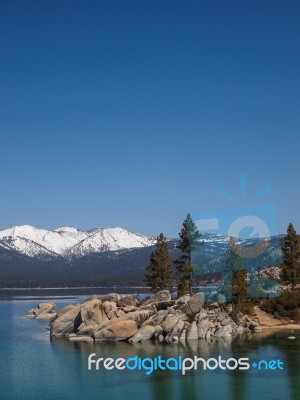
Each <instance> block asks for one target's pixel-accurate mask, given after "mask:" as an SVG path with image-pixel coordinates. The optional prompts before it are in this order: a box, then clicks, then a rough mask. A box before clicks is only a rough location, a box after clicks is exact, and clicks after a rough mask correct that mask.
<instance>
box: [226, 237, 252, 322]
mask: <svg viewBox="0 0 300 400" xmlns="http://www.w3.org/2000/svg"><path fill="white" fill-rule="evenodd" d="M224 265H225V266H224V272H223V273H224V287H223V294H225V296H226V299H227V301H230V300H232V312H233V316H234V317H235V319H238V314H239V313H240V312H241V311H243V309H244V308H245V303H246V300H247V271H246V270H245V269H243V259H242V258H241V256H240V254H239V249H238V246H237V244H236V242H235V240H234V239H233V238H232V237H230V238H229V249H228V250H227V251H226V252H225V260H224Z"/></svg>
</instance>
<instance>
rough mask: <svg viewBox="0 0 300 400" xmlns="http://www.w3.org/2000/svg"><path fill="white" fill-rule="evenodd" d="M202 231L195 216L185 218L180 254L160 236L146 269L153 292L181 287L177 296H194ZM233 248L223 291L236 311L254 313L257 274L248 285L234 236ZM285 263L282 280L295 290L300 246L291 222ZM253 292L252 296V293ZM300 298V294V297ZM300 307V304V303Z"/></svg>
mask: <svg viewBox="0 0 300 400" xmlns="http://www.w3.org/2000/svg"><path fill="white" fill-rule="evenodd" d="M203 244H204V242H203V241H202V240H201V234H200V232H199V231H198V229H197V227H196V225H195V223H194V222H193V220H192V218H191V216H190V215H189V214H188V215H187V217H186V218H185V220H184V221H183V225H182V229H181V231H180V233H179V242H178V244H177V246H176V247H177V249H178V250H179V251H180V252H179V257H178V258H177V259H174V258H173V257H171V256H170V253H169V248H168V243H167V238H166V237H165V236H164V234H163V233H160V235H159V236H158V237H157V242H156V247H155V249H154V251H153V252H152V253H151V255H150V262H149V265H148V267H147V268H146V274H145V277H144V282H145V283H146V285H147V286H149V287H150V288H151V291H152V292H157V291H159V290H163V289H168V290H171V289H172V288H174V286H175V287H176V288H177V295H178V296H182V295H185V294H190V295H192V294H193V293H192V286H193V265H192V252H193V251H196V250H198V249H199V248H200V246H202V245H203ZM228 244H229V247H228V250H227V251H226V252H225V254H224V271H223V277H222V281H223V285H222V288H221V290H220V293H223V295H224V297H225V298H226V300H227V301H228V300H229V301H230V302H231V303H232V305H233V313H234V314H236V315H238V314H239V313H240V312H249V313H250V312H251V310H250V308H249V297H250V298H251V297H252V300H253V299H254V298H255V297H256V299H257V297H258V296H259V294H261V293H258V292H259V289H258V285H257V283H258V280H257V277H253V276H252V277H251V279H250V285H249V283H248V284H247V271H246V269H245V268H244V266H243V261H244V260H243V258H242V257H241V256H240V254H239V249H238V245H237V243H236V240H235V239H234V238H229V241H228ZM282 255H283V265H282V266H281V267H282V268H281V283H284V284H286V285H289V286H290V287H291V288H292V290H296V289H298V287H297V285H299V284H300V245H299V240H298V235H297V233H296V231H295V229H294V227H293V225H292V224H289V226H288V229H287V234H286V235H285V237H284V240H283V245H282ZM249 294H250V296H249ZM299 297H300V296H299ZM299 306H300V304H299Z"/></svg>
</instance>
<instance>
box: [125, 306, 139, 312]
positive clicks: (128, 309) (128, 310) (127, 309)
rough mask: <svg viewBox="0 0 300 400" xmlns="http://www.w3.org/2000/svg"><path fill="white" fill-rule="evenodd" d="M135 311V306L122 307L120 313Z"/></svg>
mask: <svg viewBox="0 0 300 400" xmlns="http://www.w3.org/2000/svg"><path fill="white" fill-rule="evenodd" d="M135 310H137V307H135V306H125V307H122V311H124V313H129V312H131V311H135Z"/></svg>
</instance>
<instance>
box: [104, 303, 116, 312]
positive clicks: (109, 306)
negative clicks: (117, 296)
mask: <svg viewBox="0 0 300 400" xmlns="http://www.w3.org/2000/svg"><path fill="white" fill-rule="evenodd" d="M102 304H103V307H104V311H105V314H106V315H107V314H108V313H109V312H110V311H113V310H116V309H117V304H116V303H115V302H114V301H104V302H103V303H102Z"/></svg>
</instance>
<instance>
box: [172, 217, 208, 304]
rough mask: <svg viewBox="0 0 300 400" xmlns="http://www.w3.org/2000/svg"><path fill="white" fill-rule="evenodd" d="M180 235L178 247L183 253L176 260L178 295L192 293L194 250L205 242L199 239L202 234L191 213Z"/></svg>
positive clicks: (184, 222)
mask: <svg viewBox="0 0 300 400" xmlns="http://www.w3.org/2000/svg"><path fill="white" fill-rule="evenodd" d="M179 237H180V240H179V244H178V245H177V246H176V247H177V249H179V250H180V251H181V255H180V257H179V258H178V259H177V260H176V261H175V264H176V268H177V271H178V275H179V282H178V296H182V295H184V294H186V293H190V294H192V280H193V267H192V252H193V251H195V250H197V249H198V248H199V246H200V245H201V244H202V243H203V242H200V240H199V239H200V237H201V234H200V232H199V231H198V230H197V227H196V225H195V223H194V221H193V220H192V218H191V216H190V214H188V215H187V217H186V219H185V220H184V221H183V224H182V229H181V231H180V233H179Z"/></svg>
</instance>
